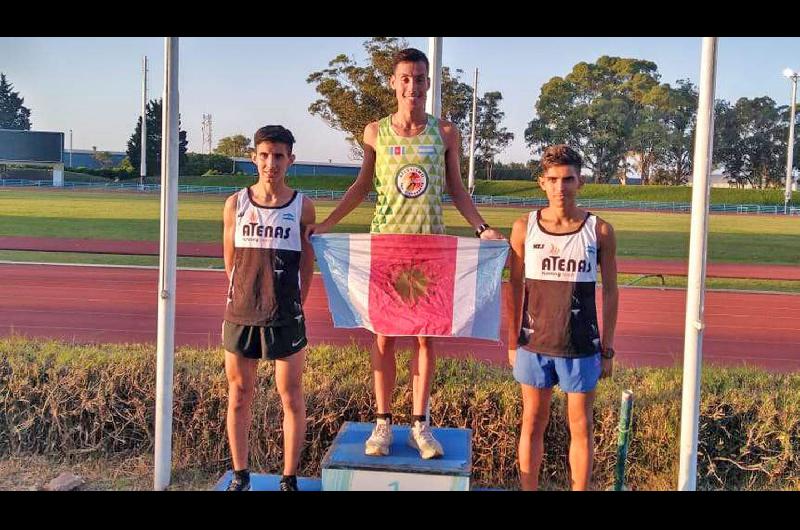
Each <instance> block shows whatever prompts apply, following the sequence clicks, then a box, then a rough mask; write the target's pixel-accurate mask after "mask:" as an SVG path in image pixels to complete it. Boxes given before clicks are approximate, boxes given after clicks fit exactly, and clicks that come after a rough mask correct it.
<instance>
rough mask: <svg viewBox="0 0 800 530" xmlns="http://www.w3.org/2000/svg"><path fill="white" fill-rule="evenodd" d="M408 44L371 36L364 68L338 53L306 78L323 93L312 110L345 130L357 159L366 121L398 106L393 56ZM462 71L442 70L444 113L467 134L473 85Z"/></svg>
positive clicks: (334, 126)
mask: <svg viewBox="0 0 800 530" xmlns="http://www.w3.org/2000/svg"><path fill="white" fill-rule="evenodd" d="M407 47H408V42H407V41H406V40H405V39H399V38H397V37H373V38H372V39H371V40H368V41H366V42H365V43H364V48H365V49H366V51H367V54H368V56H369V58H368V60H367V64H365V65H364V66H359V65H358V64H357V63H356V62H355V60H353V59H351V58H350V57H348V56H347V55H344V54H340V55H337V56H336V57H335V58H334V59H333V60H331V61H330V62H329V63H328V68H325V69H323V70H320V71H318V72H313V73H312V74H310V75H309V76H308V78H307V79H306V82H307V83H309V84H311V85H314V88H315V90H316V91H317V93H318V94H319V95H320V98H319V99H317V100H316V101H314V102H313V103H312V104H311V105H310V106H309V107H308V112H309V113H311V114H312V115H314V116H319V117H320V118H322V119H323V120H324V121H325V122H326V123H327V124H328V125H330V126H331V127H332V128H334V129H336V130H339V131H343V132H344V133H346V134H347V141H348V142H349V143H350V146H351V152H352V155H353V157H354V158H361V157H362V156H363V150H362V145H361V142H362V141H363V133H364V128H365V127H366V126H367V124H368V123H370V122H373V121H376V120H379V119H381V118H383V117H385V116H388V115H389V114H391V113H392V112H394V111H395V110H397V104H396V101H395V97H394V92H393V91H392V89H391V87H389V77H391V75H392V57H393V56H394V54H395V53H396V52H398V51H400V50H402V49H403V48H407ZM461 73H462V72H461V71H460V70H456V75H455V76H454V75H452V73H451V72H450V69H449V68H447V67H443V68H442V117H443V118H444V119H447V120H449V121H451V122H453V124H454V125H455V126H456V127H458V129H459V131H461V136H462V138H463V137H464V136H465V132H466V131H469V121H468V117H469V112H470V108H471V104H472V87H470V86H469V85H467V84H465V83H462V82H461V81H460V78H459V74H461ZM467 135H468V132H467ZM467 141H468V140H467ZM464 145H466V143H464ZM462 148H463V146H462ZM462 155H463V152H462Z"/></svg>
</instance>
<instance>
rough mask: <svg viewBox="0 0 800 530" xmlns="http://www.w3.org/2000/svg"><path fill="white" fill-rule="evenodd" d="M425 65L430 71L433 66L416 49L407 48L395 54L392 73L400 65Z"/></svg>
mask: <svg viewBox="0 0 800 530" xmlns="http://www.w3.org/2000/svg"><path fill="white" fill-rule="evenodd" d="M419 62H422V63H425V69H426V70H430V68H431V65H430V63H429V62H428V57H427V56H426V55H425V54H424V53H422V52H421V51H419V50H418V49H416V48H406V49H404V50H400V51H399V52H397V53H395V54H394V57H393V58H392V73H394V71H395V70H396V69H397V65H398V64H400V63H419Z"/></svg>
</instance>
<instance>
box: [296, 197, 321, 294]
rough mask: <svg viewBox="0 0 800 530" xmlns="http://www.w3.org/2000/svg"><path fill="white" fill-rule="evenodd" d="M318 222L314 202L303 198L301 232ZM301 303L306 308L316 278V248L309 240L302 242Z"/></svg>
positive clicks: (304, 239) (302, 240) (303, 239)
mask: <svg viewBox="0 0 800 530" xmlns="http://www.w3.org/2000/svg"><path fill="white" fill-rule="evenodd" d="M316 220H317V213H316V210H315V209H314V202H313V201H312V200H311V199H309V198H308V197H305V196H303V213H302V214H301V215H300V230H301V231H305V228H306V227H307V226H310V225H313V224H314V221H316ZM300 245H301V251H300V303H301V304H302V305H304V306H305V304H306V298H308V291H309V290H310V289H311V280H312V279H313V277H314V247H312V246H311V243H309V242H308V239H306V238H301V241H300Z"/></svg>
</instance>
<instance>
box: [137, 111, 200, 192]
mask: <svg viewBox="0 0 800 530" xmlns="http://www.w3.org/2000/svg"><path fill="white" fill-rule="evenodd" d="M161 111H162V109H161V98H159V99H152V100H150V101H148V102H147V107H146V111H145V117H146V119H147V154H146V156H147V176H148V177H152V176H159V175H161ZM180 126H181V125H180V116H179V117H178V147H179V148H178V152H179V156H178V165H179V171H181V172H182V171H183V169H184V167H185V165H186V147H187V146H188V145H189V142H188V141H187V140H186V131H182V130H180ZM141 151H142V118H141V116H139V119H138V120H136V128H135V129H134V131H133V134H132V135H131V137H130V139H129V140H128V149H127V155H128V159H129V160H130V162H131V165H132V166H133V168H134V170H135V171H134V173H135V174H136V175H138V174H139V167H140V166H141V161H140V159H141Z"/></svg>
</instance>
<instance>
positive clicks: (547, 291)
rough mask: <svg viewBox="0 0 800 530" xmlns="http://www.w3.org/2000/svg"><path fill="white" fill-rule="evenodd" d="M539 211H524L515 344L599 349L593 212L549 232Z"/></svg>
mask: <svg viewBox="0 0 800 530" xmlns="http://www.w3.org/2000/svg"><path fill="white" fill-rule="evenodd" d="M539 217H540V214H539V211H538V210H536V211H533V212H531V213H530V215H529V217H528V231H527V234H526V236H525V297H524V301H523V304H522V329H521V330H520V334H519V345H520V346H521V347H523V348H525V349H526V350H528V351H531V352H536V353H542V354H546V355H552V356H556V357H587V356H589V355H594V354H596V353H597V352H598V351H600V335H599V332H598V327H597V308H596V306H595V283H596V282H597V251H598V249H597V233H596V232H595V227H596V225H597V217H596V216H595V215H593V214H591V213H589V212H587V214H586V219H585V220H584V221H583V224H581V226H580V228H578V230H576V231H574V232H569V233H565V234H553V233H550V232H548V231H547V230H545V229H544V227H542V225H541V223H540V222H539Z"/></svg>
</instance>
